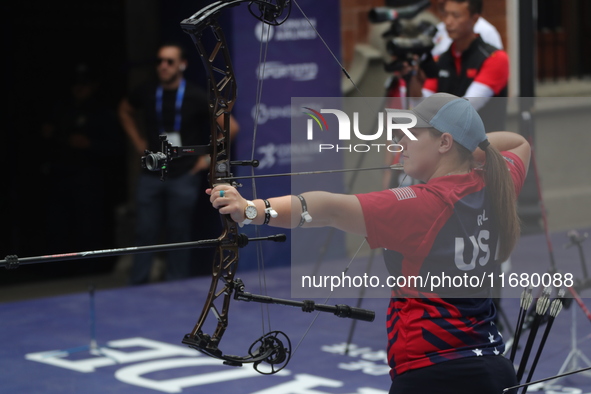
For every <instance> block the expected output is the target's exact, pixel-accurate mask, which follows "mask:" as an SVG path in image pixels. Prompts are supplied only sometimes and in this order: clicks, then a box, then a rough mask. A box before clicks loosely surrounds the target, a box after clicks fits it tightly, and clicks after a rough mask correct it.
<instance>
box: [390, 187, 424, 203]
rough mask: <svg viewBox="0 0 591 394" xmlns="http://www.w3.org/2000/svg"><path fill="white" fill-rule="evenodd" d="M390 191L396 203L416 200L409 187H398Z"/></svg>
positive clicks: (413, 192)
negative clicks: (410, 199)
mask: <svg viewBox="0 0 591 394" xmlns="http://www.w3.org/2000/svg"><path fill="white" fill-rule="evenodd" d="M390 191H391V192H392V193H394V195H395V196H396V198H397V199H398V201H401V200H407V199H409V198H417V195H416V194H415V191H414V190H413V189H412V188H410V187H400V188H396V189H390Z"/></svg>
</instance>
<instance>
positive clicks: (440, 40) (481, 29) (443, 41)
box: [431, 0, 504, 57]
mask: <svg viewBox="0 0 591 394" xmlns="http://www.w3.org/2000/svg"><path fill="white" fill-rule="evenodd" d="M446 1H447V0H435V3H436V4H435V9H436V11H435V14H436V15H437V17H438V18H439V19H440V20H441V22H439V23H437V34H435V37H433V43H434V44H435V46H434V47H433V49H432V50H431V54H432V55H433V56H435V57H439V56H441V54H442V53H444V52H445V51H447V50H448V49H449V47H450V45H451V43H452V39H451V38H449V35H448V34H447V30H446V29H445V22H444V21H443V20H444V19H445V2H446ZM474 33H476V34H479V35H480V37H482V41H484V42H486V43H487V44H490V45H492V46H493V47H495V48H498V49H504V48H503V41H502V40H501V35H500V34H499V32H498V30H497V29H496V28H495V27H494V26H493V25H492V24H491V23H490V22H489V21H487V20H486V19H484V18H483V17H482V16H480V18H478V21H476V24H475V25H474Z"/></svg>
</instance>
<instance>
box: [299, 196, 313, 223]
mask: <svg viewBox="0 0 591 394" xmlns="http://www.w3.org/2000/svg"><path fill="white" fill-rule="evenodd" d="M296 197H297V198H299V199H300V202H301V203H302V214H301V215H300V217H301V219H300V223H299V224H298V227H302V226H303V225H304V223H305V222H308V223H310V222H311V221H312V216H310V214H309V213H308V205H307V204H306V200H305V199H304V197H303V196H302V195H301V194H298V195H297V196H296Z"/></svg>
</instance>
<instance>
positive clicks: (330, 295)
mask: <svg viewBox="0 0 591 394" xmlns="http://www.w3.org/2000/svg"><path fill="white" fill-rule="evenodd" d="M365 242H367V240H366V239H365V238H363V242H361V245H359V248H357V251H356V252H355V253H354V254H353V257H352V258H351V260H350V261H349V264H347V266H346V267H345V269H344V270H343V275H345V274H347V272H348V271H349V268H350V267H351V264H352V263H353V260H355V258H356V257H357V255H358V254H359V251H361V248H363V246H364V245H365ZM333 293H334V290H333V289H331V290H330V293H328V296H327V297H326V299H325V300H324V302H323V304H326V303H328V301H329V300H330V298H331V297H332V294H333ZM318 316H320V311H318V312H316V315H315V316H314V319H312V322H310V325H309V326H308V328H307V329H306V331H305V332H304V335H303V336H302V338H301V339H300V340H299V342H298V344H297V345H296V347H295V348H294V350H293V352H292V353H291V356H292V357H293V356H294V355H295V353H296V351H297V350H298V348H299V347H300V345H301V343H302V342H303V341H304V338H305V337H306V335H308V332H310V329H311V328H312V326H313V325H314V323H315V322H316V319H318Z"/></svg>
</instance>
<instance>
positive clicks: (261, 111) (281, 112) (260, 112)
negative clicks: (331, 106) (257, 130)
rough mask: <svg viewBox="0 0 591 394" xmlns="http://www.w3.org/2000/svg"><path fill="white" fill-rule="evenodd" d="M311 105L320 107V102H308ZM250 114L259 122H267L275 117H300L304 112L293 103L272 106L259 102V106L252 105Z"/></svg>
mask: <svg viewBox="0 0 591 394" xmlns="http://www.w3.org/2000/svg"><path fill="white" fill-rule="evenodd" d="M308 105H309V106H311V107H313V106H316V107H318V106H319V105H318V103H311V104H308ZM250 116H252V119H254V120H256V121H257V124H259V125H261V124H265V123H267V122H268V121H269V120H275V119H291V118H292V117H300V116H302V113H301V112H299V111H298V110H297V108H295V107H292V106H291V105H284V106H283V107H279V106H270V105H266V104H259V106H258V108H257V106H256V105H254V106H253V107H252V109H251V110H250Z"/></svg>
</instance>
